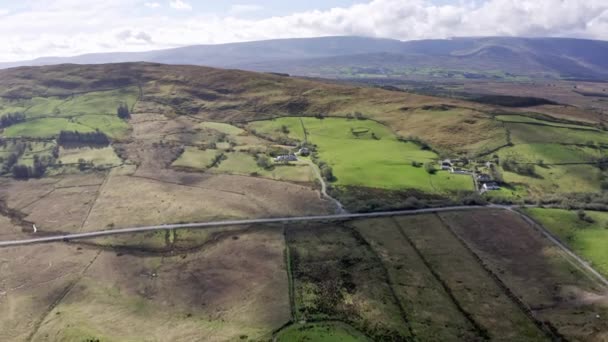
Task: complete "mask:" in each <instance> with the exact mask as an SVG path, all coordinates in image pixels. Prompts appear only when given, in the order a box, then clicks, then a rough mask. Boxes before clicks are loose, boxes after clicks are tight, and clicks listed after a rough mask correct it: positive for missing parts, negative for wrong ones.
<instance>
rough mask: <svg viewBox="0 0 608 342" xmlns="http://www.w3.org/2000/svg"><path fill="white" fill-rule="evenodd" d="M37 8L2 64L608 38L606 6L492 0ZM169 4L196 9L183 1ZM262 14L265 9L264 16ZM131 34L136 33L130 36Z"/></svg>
mask: <svg viewBox="0 0 608 342" xmlns="http://www.w3.org/2000/svg"><path fill="white" fill-rule="evenodd" d="M31 4H32V5H30V9H29V10H28V11H21V12H11V13H8V14H6V15H4V16H3V17H2V20H0V32H2V35H0V61H9V60H22V59H29V58H35V57H40V56H49V55H61V56H66V55H75V54H81V53H89V52H107V51H141V50H149V49H159V48H168V47H175V46H181V45H191V44H213V43H226V42H238V41H248V40H258V39H270V38H290V37H312V36H329V35H363V36H373V37H386V38H395V39H401V40H410V39H424V38H447V37H453V36H481V35H483V36H490V35H507V36H509V35H520V36H568V37H585V38H592V39H606V40H608V1H606V0H585V1H580V0H486V1H482V2H479V1H461V2H456V3H455V4H454V5H436V4H433V2H432V1H431V0H408V1H404V0H373V1H369V2H367V3H360V4H356V5H353V6H350V7H345V8H333V9H330V10H326V11H308V12H301V13H294V14H292V15H288V16H281V17H270V18H262V19H244V18H239V17H238V16H235V15H227V16H219V15H212V14H202V13H199V12H196V11H191V12H183V13H181V14H180V15H179V16H177V15H175V14H171V13H166V12H161V11H159V12H153V13H149V12H145V13H146V14H142V15H139V16H138V15H133V13H134V12H135V13H136V12H137V8H141V6H142V5H144V4H145V0H105V1H95V2H84V1H81V0H52V1H51V0H49V1H45V2H31ZM169 4H171V5H172V7H174V8H176V7H178V8H182V9H191V8H192V7H191V6H190V5H189V4H188V3H186V2H184V1H182V0H172V1H170V2H169ZM176 9H177V8H176ZM243 9H244V8H241V10H243ZM260 13H263V11H259V12H257V13H256V14H260ZM127 31H128V32H129V34H128V35H127V34H126V33H124V32H127ZM121 33H122V34H121Z"/></svg>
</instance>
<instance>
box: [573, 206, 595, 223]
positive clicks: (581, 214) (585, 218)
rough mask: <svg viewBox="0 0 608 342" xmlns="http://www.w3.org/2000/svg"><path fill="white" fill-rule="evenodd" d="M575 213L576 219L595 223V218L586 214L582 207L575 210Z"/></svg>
mask: <svg viewBox="0 0 608 342" xmlns="http://www.w3.org/2000/svg"><path fill="white" fill-rule="evenodd" d="M576 215H577V216H578V219H579V220H581V221H585V222H587V223H595V220H594V219H593V217H591V216H589V215H587V213H586V212H585V211H584V210H582V209H579V210H578V211H577V212H576Z"/></svg>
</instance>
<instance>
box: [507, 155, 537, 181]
mask: <svg viewBox="0 0 608 342" xmlns="http://www.w3.org/2000/svg"><path fill="white" fill-rule="evenodd" d="M502 168H503V169H504V170H505V171H509V172H514V173H517V174H520V175H524V176H531V177H534V176H536V168H535V167H534V164H519V163H517V162H516V161H514V160H513V159H506V160H504V161H503V162H502Z"/></svg>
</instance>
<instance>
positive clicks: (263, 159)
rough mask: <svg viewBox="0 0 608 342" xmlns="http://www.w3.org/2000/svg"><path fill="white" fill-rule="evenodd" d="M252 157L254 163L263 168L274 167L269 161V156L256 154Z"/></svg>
mask: <svg viewBox="0 0 608 342" xmlns="http://www.w3.org/2000/svg"><path fill="white" fill-rule="evenodd" d="M254 158H255V162H256V164H258V166H259V167H260V168H262V169H264V170H270V169H272V168H273V167H274V165H273V164H272V162H271V161H270V158H268V157H267V156H265V155H263V154H256V155H255V156H254Z"/></svg>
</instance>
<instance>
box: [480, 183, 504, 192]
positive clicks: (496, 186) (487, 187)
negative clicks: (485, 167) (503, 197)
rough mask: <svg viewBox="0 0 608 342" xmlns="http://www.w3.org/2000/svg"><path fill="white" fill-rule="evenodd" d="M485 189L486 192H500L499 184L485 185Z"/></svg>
mask: <svg viewBox="0 0 608 342" xmlns="http://www.w3.org/2000/svg"><path fill="white" fill-rule="evenodd" d="M483 189H484V190H486V191H490V190H500V186H498V184H496V183H494V182H490V183H484V184H483Z"/></svg>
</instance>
